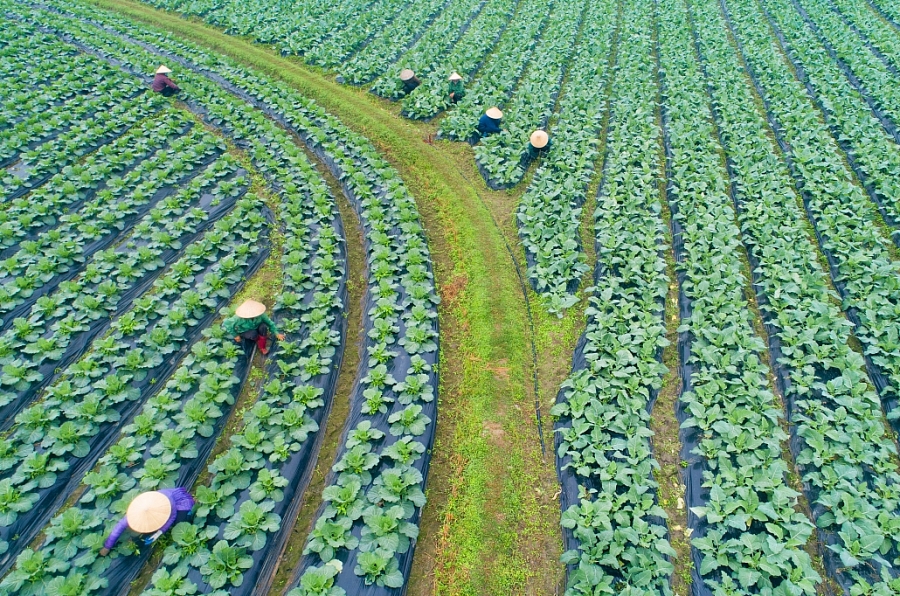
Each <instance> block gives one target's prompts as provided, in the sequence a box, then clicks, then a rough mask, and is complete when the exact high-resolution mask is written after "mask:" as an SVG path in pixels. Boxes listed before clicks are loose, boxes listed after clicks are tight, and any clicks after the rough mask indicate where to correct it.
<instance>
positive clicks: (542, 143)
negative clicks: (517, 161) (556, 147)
mask: <svg viewBox="0 0 900 596" xmlns="http://www.w3.org/2000/svg"><path fill="white" fill-rule="evenodd" d="M548 140H550V137H548V136H547V133H545V132H544V131H543V130H536V131H534V132H533V133H531V144H532V145H534V148H535V149H543V148H544V147H546V146H547V141H548Z"/></svg>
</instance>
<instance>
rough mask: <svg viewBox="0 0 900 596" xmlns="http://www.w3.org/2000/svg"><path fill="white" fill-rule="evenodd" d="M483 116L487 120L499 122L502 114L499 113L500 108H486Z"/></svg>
mask: <svg viewBox="0 0 900 596" xmlns="http://www.w3.org/2000/svg"><path fill="white" fill-rule="evenodd" d="M485 114H487V117H488V118H493V119H494V120H500V119H501V118H503V112H501V111H500V108H498V107H497V106H494V107H493V108H488V110H487V111H486V112H485Z"/></svg>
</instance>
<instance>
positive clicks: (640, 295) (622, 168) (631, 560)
mask: <svg viewBox="0 0 900 596" xmlns="http://www.w3.org/2000/svg"><path fill="white" fill-rule="evenodd" d="M651 8H652V7H651V6H650V5H647V4H643V5H642V4H627V5H625V6H624V7H623V12H622V14H621V19H622V20H623V22H627V23H629V24H630V27H631V29H630V30H629V31H628V32H627V33H623V35H622V38H621V40H620V48H621V49H620V51H619V52H618V56H617V57H618V67H617V76H616V78H615V83H614V84H613V99H612V102H613V104H612V106H613V107H612V114H611V115H610V131H609V141H608V144H607V160H606V164H605V168H604V179H603V183H602V186H601V188H600V191H599V195H598V201H597V209H596V211H595V212H594V232H595V235H596V247H597V269H596V278H597V288H596V290H595V292H596V293H595V294H594V295H593V296H592V297H591V298H590V306H589V307H588V309H587V312H586V315H587V319H588V322H587V326H586V329H585V332H584V335H583V340H582V342H580V343H579V348H578V349H577V350H576V353H575V360H574V367H573V372H572V374H571V375H570V376H569V378H568V379H567V380H566V381H565V382H564V383H563V385H562V388H561V389H560V392H559V396H558V398H557V401H558V403H557V404H556V405H555V406H554V407H553V409H552V410H551V413H552V414H553V415H554V416H558V417H559V420H558V422H557V423H556V425H555V428H556V431H557V434H558V438H557V461H558V465H559V469H560V471H559V476H560V481H561V483H562V493H561V495H560V504H561V506H562V509H563V515H562V525H563V528H564V538H565V541H566V545H567V548H569V550H568V551H567V552H566V553H565V554H564V555H563V562H565V563H568V564H569V566H570V567H569V569H570V572H569V581H568V588H567V590H566V596H577V595H597V594H610V595H613V594H631V595H633V596H637V595H646V596H656V595H665V594H671V590H670V589H669V580H670V576H671V575H672V572H673V566H672V564H671V562H669V561H668V557H669V556H672V555H674V551H673V550H672V547H671V546H670V545H669V543H668V541H667V540H666V533H667V530H666V525H665V521H664V520H665V518H666V514H665V512H664V511H663V510H662V509H661V508H660V507H659V506H658V505H657V504H656V500H655V492H656V489H657V484H656V482H655V481H654V479H653V471H654V470H655V469H657V468H658V464H657V463H656V460H655V459H654V458H653V455H652V447H651V442H650V440H651V436H652V432H651V431H650V406H651V404H652V402H653V399H654V398H655V394H656V391H657V390H658V389H659V387H660V382H661V379H662V376H663V374H665V370H666V369H665V367H664V366H663V365H662V363H661V362H660V351H661V349H662V348H663V346H665V345H666V344H667V343H668V342H667V340H666V337H665V335H666V328H665V324H664V322H663V308H664V301H665V298H666V294H667V292H668V284H669V280H668V278H667V275H666V263H665V259H664V257H663V253H664V251H665V250H666V249H667V241H666V229H665V225H664V223H663V221H662V218H661V217H660V210H659V201H660V198H661V197H660V187H659V183H658V176H659V174H660V173H661V170H662V166H663V164H662V163H661V161H662V160H661V158H660V152H659V147H660V143H661V137H660V130H659V126H658V123H657V110H656V106H654V97H655V96H656V81H655V78H654V76H653V73H652V66H653V63H652V56H651V47H652V38H651V35H650V24H651V16H652V15H651ZM608 18H610V19H611V18H612V15H610V17H608Z"/></svg>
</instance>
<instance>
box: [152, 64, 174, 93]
mask: <svg viewBox="0 0 900 596" xmlns="http://www.w3.org/2000/svg"><path fill="white" fill-rule="evenodd" d="M170 72H172V71H171V70H169V69H168V67H166V66H165V65H163V66H160V67H159V68H157V69H156V76H154V77H153V85H152V86H151V89H153V91H155V92H156V93H162V94H163V95H165V96H166V97H171V96H172V95H175V94H176V93H178V92H179V91H181V89H179V88H178V85H176V84H175V83H173V82H172V79H170V78H169V77H167V76H166V75H167V74H169V73H170Z"/></svg>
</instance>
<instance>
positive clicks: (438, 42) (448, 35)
mask: <svg viewBox="0 0 900 596" xmlns="http://www.w3.org/2000/svg"><path fill="white" fill-rule="evenodd" d="M514 2H515V0H456V1H455V2H452V3H451V4H450V5H449V6H448V7H447V8H446V9H445V10H443V11H441V14H440V16H438V17H437V18H436V19H435V20H434V22H433V23H432V24H431V25H430V26H429V27H428V30H427V31H426V32H425V34H424V35H422V37H420V38H419V39H418V40H417V41H416V43H415V44H414V45H412V46H411V47H410V48H409V50H407V51H406V52H404V53H403V54H402V55H401V56H400V57H399V58H397V60H396V62H395V63H394V65H393V66H392V67H390V68H388V69H386V70H385V71H384V72H382V73H381V74H380V75H379V77H378V79H377V80H376V81H375V82H374V84H373V85H372V88H371V91H372V93H374V94H375V95H379V96H381V97H386V98H388V99H394V100H396V99H400V98H401V97H403V94H404V89H403V84H402V83H401V81H400V71H401V70H402V69H403V68H411V69H413V70H414V71H415V72H417V73H421V74H422V75H428V74H430V73H431V71H432V69H434V68H437V66H438V65H439V64H440V62H441V61H442V59H443V57H444V56H445V55H446V54H447V53H448V52H449V51H451V48H453V46H454V45H455V44H456V42H457V40H459V39H460V38H461V37H462V36H464V35H465V33H466V31H467V30H468V28H469V25H470V24H471V23H472V22H473V21H475V22H476V23H477V22H478V17H479V15H481V14H482V13H483V11H484V9H485V7H486V6H489V7H490V8H488V10H489V11H491V12H493V10H494V9H496V8H497V6H498V5H499V6H500V9H501V10H503V9H505V8H506V7H508V6H509V5H510V4H514Z"/></svg>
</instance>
